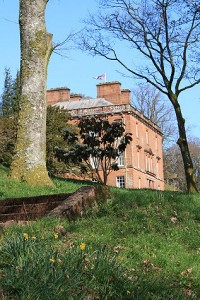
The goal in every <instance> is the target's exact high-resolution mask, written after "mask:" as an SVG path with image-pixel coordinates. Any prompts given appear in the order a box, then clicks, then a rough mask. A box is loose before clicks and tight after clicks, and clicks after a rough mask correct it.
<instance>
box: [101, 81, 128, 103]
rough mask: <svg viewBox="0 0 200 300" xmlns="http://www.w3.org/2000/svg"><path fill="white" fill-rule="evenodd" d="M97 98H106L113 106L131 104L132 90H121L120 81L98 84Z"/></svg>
mask: <svg viewBox="0 0 200 300" xmlns="http://www.w3.org/2000/svg"><path fill="white" fill-rule="evenodd" d="M97 98H105V99H106V100H108V101H110V102H111V103H113V104H129V103H130V90H121V83H120V82H118V81H113V82H104V83H99V84H97Z"/></svg>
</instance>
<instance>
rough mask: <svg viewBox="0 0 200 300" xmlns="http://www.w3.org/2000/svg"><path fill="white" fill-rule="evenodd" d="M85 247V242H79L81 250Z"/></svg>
mask: <svg viewBox="0 0 200 300" xmlns="http://www.w3.org/2000/svg"><path fill="white" fill-rule="evenodd" d="M85 247H86V244H85V243H81V244H80V248H81V250H82V251H84V250H85Z"/></svg>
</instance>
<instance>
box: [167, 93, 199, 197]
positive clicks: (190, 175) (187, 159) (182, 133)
mask: <svg viewBox="0 0 200 300" xmlns="http://www.w3.org/2000/svg"><path fill="white" fill-rule="evenodd" d="M169 98H170V101H171V102H172V104H173V106H174V109H175V113H176V118H177V122H178V129H179V139H178V141H177V144H178V145H179V147H180V150H181V154H182V159H183V165H184V171H185V177H186V183H187V191H188V192H189V193H195V192H198V190H197V187H196V183H195V178H194V168H193V162H192V159H191V156H190V151H189V147H188V142H187V137H186V130H185V119H184V118H183V116H182V112H181V108H180V105H179V103H178V97H177V96H176V95H175V94H172V93H171V94H170V95H169Z"/></svg>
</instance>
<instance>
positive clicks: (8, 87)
mask: <svg viewBox="0 0 200 300" xmlns="http://www.w3.org/2000/svg"><path fill="white" fill-rule="evenodd" d="M19 98H20V74H19V71H18V72H17V74H16V78H15V79H14V80H13V79H12V76H11V73H10V69H8V68H6V69H5V80H4V89H3V94H2V96H1V113H0V114H1V115H2V116H3V117H8V116H10V115H13V114H17V113H18V111H19Z"/></svg>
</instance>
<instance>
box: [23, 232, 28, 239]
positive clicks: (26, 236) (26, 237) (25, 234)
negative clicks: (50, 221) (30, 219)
mask: <svg viewBox="0 0 200 300" xmlns="http://www.w3.org/2000/svg"><path fill="white" fill-rule="evenodd" d="M23 236H24V239H25V240H26V241H27V240H28V233H24V234H23Z"/></svg>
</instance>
